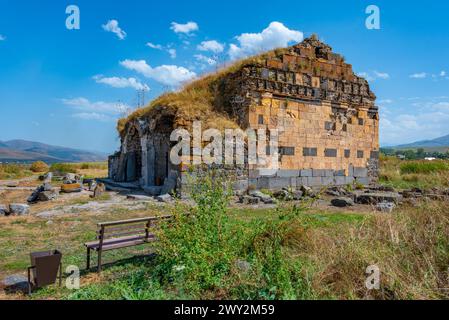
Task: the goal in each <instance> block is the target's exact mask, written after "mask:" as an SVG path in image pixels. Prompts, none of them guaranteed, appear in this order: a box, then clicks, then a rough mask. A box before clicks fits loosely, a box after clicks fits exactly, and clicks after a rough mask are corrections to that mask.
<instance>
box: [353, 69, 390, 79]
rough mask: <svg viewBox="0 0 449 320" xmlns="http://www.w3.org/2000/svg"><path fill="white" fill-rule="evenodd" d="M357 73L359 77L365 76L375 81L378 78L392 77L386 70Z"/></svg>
mask: <svg viewBox="0 0 449 320" xmlns="http://www.w3.org/2000/svg"><path fill="white" fill-rule="evenodd" d="M357 75H358V76H359V77H362V78H364V79H365V80H367V81H375V80H377V79H381V80H387V79H390V75H389V74H388V73H386V72H379V71H373V72H360V73H358V74H357Z"/></svg>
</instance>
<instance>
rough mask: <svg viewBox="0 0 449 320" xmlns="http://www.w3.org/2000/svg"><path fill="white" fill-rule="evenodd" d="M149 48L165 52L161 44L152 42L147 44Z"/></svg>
mask: <svg viewBox="0 0 449 320" xmlns="http://www.w3.org/2000/svg"><path fill="white" fill-rule="evenodd" d="M147 47H150V48H151V49H156V50H164V47H163V46H161V45H160V44H154V43H151V42H148V43H147Z"/></svg>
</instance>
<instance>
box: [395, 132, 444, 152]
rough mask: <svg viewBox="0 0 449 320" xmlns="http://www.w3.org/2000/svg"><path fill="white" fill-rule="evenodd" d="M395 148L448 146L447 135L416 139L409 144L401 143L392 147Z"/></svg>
mask: <svg viewBox="0 0 449 320" xmlns="http://www.w3.org/2000/svg"><path fill="white" fill-rule="evenodd" d="M394 148H396V149H406V148H449V135H447V136H444V137H440V138H436V139H433V140H423V141H417V142H413V143H409V144H403V145H399V146H396V147H394Z"/></svg>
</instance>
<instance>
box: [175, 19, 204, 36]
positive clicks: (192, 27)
mask: <svg viewBox="0 0 449 320" xmlns="http://www.w3.org/2000/svg"><path fill="white" fill-rule="evenodd" d="M170 29H171V30H173V31H174V32H175V33H182V34H186V35H190V34H191V33H192V32H194V31H198V30H199V27H198V24H197V23H196V22H193V21H190V22H187V23H185V24H182V23H176V22H172V23H171V27H170Z"/></svg>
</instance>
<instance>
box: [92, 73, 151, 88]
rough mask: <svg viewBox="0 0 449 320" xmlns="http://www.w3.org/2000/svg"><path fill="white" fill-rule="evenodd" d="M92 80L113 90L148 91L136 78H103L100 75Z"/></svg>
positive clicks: (146, 86)
mask: <svg viewBox="0 0 449 320" xmlns="http://www.w3.org/2000/svg"><path fill="white" fill-rule="evenodd" d="M93 79H94V80H95V81H96V82H97V83H102V84H106V85H109V86H111V87H113V88H133V89H136V90H144V91H150V87H148V85H146V84H144V83H142V82H140V81H139V80H137V79H136V78H119V77H109V78H108V77H103V76H102V75H98V76H94V77H93Z"/></svg>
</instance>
